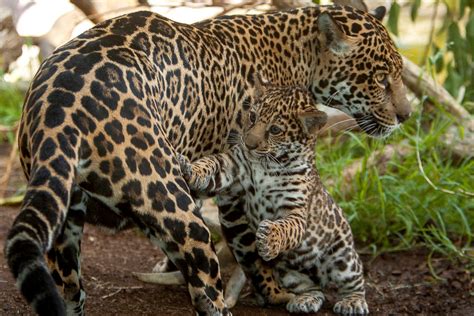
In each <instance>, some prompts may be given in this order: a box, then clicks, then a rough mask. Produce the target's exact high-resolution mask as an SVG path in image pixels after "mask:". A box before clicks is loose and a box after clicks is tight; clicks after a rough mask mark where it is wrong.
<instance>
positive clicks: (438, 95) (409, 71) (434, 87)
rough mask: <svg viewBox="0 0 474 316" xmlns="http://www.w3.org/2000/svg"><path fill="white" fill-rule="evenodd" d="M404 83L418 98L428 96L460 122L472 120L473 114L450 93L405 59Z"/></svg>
mask: <svg viewBox="0 0 474 316" xmlns="http://www.w3.org/2000/svg"><path fill="white" fill-rule="evenodd" d="M403 63H404V67H403V72H402V79H403V83H405V85H406V86H407V88H408V89H410V90H411V91H412V92H413V93H414V94H415V95H416V96H417V97H418V98H422V97H423V96H425V95H426V96H428V97H429V98H430V99H431V100H434V101H436V102H438V103H439V104H441V105H442V106H443V107H445V108H446V111H448V112H449V113H451V114H452V115H454V116H455V117H456V118H458V119H460V120H465V119H466V120H467V119H472V116H471V114H469V112H468V111H467V110H466V109H465V108H464V107H463V106H462V105H460V104H459V103H458V102H457V101H456V100H455V99H454V98H453V97H452V96H451V95H450V94H449V92H448V91H447V90H446V89H445V88H444V87H443V86H442V85H441V84H439V83H437V82H436V81H435V80H434V79H433V78H431V77H430V76H429V75H428V74H427V73H426V71H424V70H423V69H421V68H420V67H418V66H417V65H415V64H414V63H413V62H411V61H410V60H408V59H407V58H406V57H403Z"/></svg>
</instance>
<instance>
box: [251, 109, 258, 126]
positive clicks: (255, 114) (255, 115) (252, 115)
mask: <svg viewBox="0 0 474 316" xmlns="http://www.w3.org/2000/svg"><path fill="white" fill-rule="evenodd" d="M256 121H257V113H255V112H253V111H252V112H250V113H249V122H250V124H255V122H256Z"/></svg>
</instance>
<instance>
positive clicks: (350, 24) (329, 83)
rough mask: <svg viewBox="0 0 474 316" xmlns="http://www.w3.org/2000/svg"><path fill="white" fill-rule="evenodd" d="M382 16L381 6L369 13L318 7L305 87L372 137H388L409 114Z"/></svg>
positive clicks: (398, 61)
mask: <svg viewBox="0 0 474 316" xmlns="http://www.w3.org/2000/svg"><path fill="white" fill-rule="evenodd" d="M384 15H385V8H384V7H379V8H377V9H375V11H373V12H372V13H368V12H364V11H362V10H358V9H355V8H353V7H350V6H330V7H326V8H324V9H321V13H319V16H318V17H317V23H316V25H317V28H318V38H317V41H318V47H319V53H318V58H317V60H316V65H315V69H317V71H316V72H315V74H314V76H315V78H314V80H313V84H312V86H311V90H312V92H313V94H314V96H315V97H316V98H317V99H318V102H320V103H322V104H325V105H328V106H331V107H334V108H337V109H339V110H341V111H343V112H345V113H346V114H348V115H350V116H352V117H353V118H355V119H356V121H357V123H358V125H359V126H360V127H361V128H362V129H363V130H364V131H365V132H366V133H367V134H369V135H372V136H375V137H385V136H388V135H389V134H390V133H391V132H392V131H393V130H394V129H396V128H397V127H398V126H399V125H400V124H401V123H403V122H404V121H405V120H406V119H408V118H409V116H410V113H411V107H410V104H409V102H408V100H407V98H406V90H405V87H404V85H403V83H402V76H401V75H402V68H403V62H402V58H401V56H400V54H399V53H398V51H397V49H396V47H395V44H394V43H393V41H392V39H391V38H390V36H389V34H388V32H387V30H386V29H385V27H384V26H383V25H382V23H381V20H382V19H383V16H384Z"/></svg>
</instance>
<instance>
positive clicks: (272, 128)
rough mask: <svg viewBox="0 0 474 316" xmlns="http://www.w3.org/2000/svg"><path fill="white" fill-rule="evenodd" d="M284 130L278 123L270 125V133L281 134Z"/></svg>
mask: <svg viewBox="0 0 474 316" xmlns="http://www.w3.org/2000/svg"><path fill="white" fill-rule="evenodd" d="M282 131H283V130H282V129H281V127H279V126H276V125H272V126H270V134H273V135H277V134H280V133H281V132H282Z"/></svg>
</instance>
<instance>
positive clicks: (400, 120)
mask: <svg viewBox="0 0 474 316" xmlns="http://www.w3.org/2000/svg"><path fill="white" fill-rule="evenodd" d="M410 115H411V112H408V113H399V114H397V120H398V123H400V124H401V123H403V122H405V121H406V120H408V119H409V118H410Z"/></svg>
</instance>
